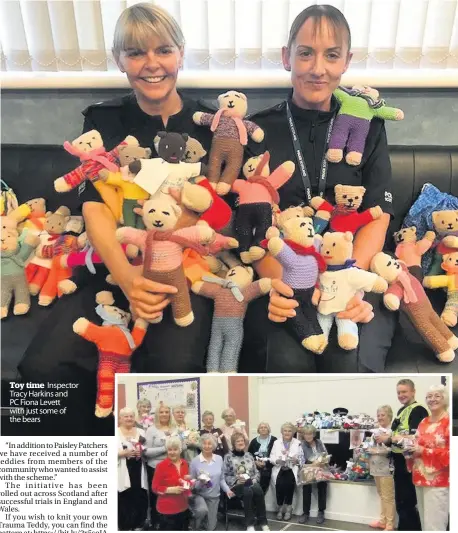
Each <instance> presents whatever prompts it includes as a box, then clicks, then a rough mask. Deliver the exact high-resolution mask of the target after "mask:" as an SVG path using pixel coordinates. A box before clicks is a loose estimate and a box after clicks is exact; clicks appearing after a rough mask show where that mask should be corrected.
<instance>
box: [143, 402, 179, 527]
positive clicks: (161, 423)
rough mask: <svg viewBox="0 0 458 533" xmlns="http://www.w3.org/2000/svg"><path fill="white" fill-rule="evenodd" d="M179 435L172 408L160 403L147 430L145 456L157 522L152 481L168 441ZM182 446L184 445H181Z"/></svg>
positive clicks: (152, 510) (154, 519)
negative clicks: (152, 422)
mask: <svg viewBox="0 0 458 533" xmlns="http://www.w3.org/2000/svg"><path fill="white" fill-rule="evenodd" d="M172 436H177V429H176V427H175V422H174V420H173V417H172V410H171V408H170V407H169V406H168V405H165V404H164V403H162V402H161V403H160V404H158V406H157V407H156V411H155V413H154V424H153V425H152V426H150V427H149V428H148V429H147V430H146V436H145V438H146V442H145V451H144V456H145V457H146V461H147V464H146V471H147V474H148V487H149V490H150V505H151V515H152V516H151V522H152V524H153V525H154V524H155V523H156V522H157V513H156V512H155V511H156V494H155V493H154V492H151V483H152V481H153V478H154V474H155V471H156V467H157V465H158V464H159V463H160V462H161V461H163V460H164V459H165V458H166V457H167V447H166V444H167V441H168V440H169V439H170V438H171V437H172ZM180 448H182V446H180Z"/></svg>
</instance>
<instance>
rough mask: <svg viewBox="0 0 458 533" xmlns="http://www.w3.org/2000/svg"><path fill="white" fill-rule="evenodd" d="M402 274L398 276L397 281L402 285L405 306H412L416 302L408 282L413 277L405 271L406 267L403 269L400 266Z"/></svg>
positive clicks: (415, 296)
mask: <svg viewBox="0 0 458 533" xmlns="http://www.w3.org/2000/svg"><path fill="white" fill-rule="evenodd" d="M401 268H402V272H401V273H400V274H399V276H398V281H399V283H400V284H401V285H402V288H403V289H404V303H406V304H410V303H412V304H414V303H416V302H417V301H418V298H417V295H416V294H415V291H414V290H413V288H412V283H411V281H410V278H411V277H413V276H412V274H410V273H409V271H408V270H407V267H404V265H401Z"/></svg>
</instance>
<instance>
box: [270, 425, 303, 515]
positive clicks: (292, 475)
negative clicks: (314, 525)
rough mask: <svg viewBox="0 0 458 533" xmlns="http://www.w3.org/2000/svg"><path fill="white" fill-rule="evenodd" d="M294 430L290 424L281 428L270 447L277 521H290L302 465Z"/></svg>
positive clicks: (299, 445)
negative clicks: (279, 434) (278, 435)
mask: <svg viewBox="0 0 458 533" xmlns="http://www.w3.org/2000/svg"><path fill="white" fill-rule="evenodd" d="M295 431H296V428H295V426H294V425H293V424H291V422H286V423H284V424H283V425H282V426H281V437H280V438H278V439H277V440H276V441H275V442H274V445H273V447H272V452H271V454H270V458H269V459H270V462H271V463H272V464H273V465H274V466H273V468H272V483H273V485H274V487H275V494H276V497H277V505H278V513H277V519H278V520H291V515H292V504H293V496H294V490H295V488H296V485H297V483H298V474H299V468H300V467H301V466H302V464H303V463H304V453H303V451H302V447H301V443H300V441H299V440H298V439H295V438H294V437H293V435H294V433H295Z"/></svg>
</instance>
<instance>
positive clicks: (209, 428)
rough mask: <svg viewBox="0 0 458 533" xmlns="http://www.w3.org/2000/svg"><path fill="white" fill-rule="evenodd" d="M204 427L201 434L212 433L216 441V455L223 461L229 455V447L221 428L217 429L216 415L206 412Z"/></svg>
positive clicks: (203, 416) (203, 418)
mask: <svg viewBox="0 0 458 533" xmlns="http://www.w3.org/2000/svg"><path fill="white" fill-rule="evenodd" d="M202 424H203V427H202V429H201V430H200V434H201V435H204V434H205V433H210V434H211V435H213V436H214V437H215V439H216V449H215V451H214V453H215V455H219V456H220V457H221V459H222V458H223V457H224V456H225V455H226V453H228V451H229V446H228V445H227V440H226V437H225V436H224V435H223V432H222V431H221V429H220V428H215V415H214V414H213V413H212V412H211V411H204V412H203V414H202Z"/></svg>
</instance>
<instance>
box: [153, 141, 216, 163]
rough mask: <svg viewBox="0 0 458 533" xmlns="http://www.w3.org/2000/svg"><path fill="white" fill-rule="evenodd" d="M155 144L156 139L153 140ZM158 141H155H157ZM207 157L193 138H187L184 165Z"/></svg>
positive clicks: (202, 148) (203, 149) (200, 145)
mask: <svg viewBox="0 0 458 533" xmlns="http://www.w3.org/2000/svg"><path fill="white" fill-rule="evenodd" d="M154 140H155V142H156V139H154ZM158 140H159V139H157V141H158ZM206 155H207V150H205V148H204V147H203V146H202V144H201V143H200V142H199V141H198V140H197V139H194V137H188V140H187V141H186V150H185V153H184V162H185V163H198V162H199V161H200V160H201V159H202V158H203V157H205V156H206Z"/></svg>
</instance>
